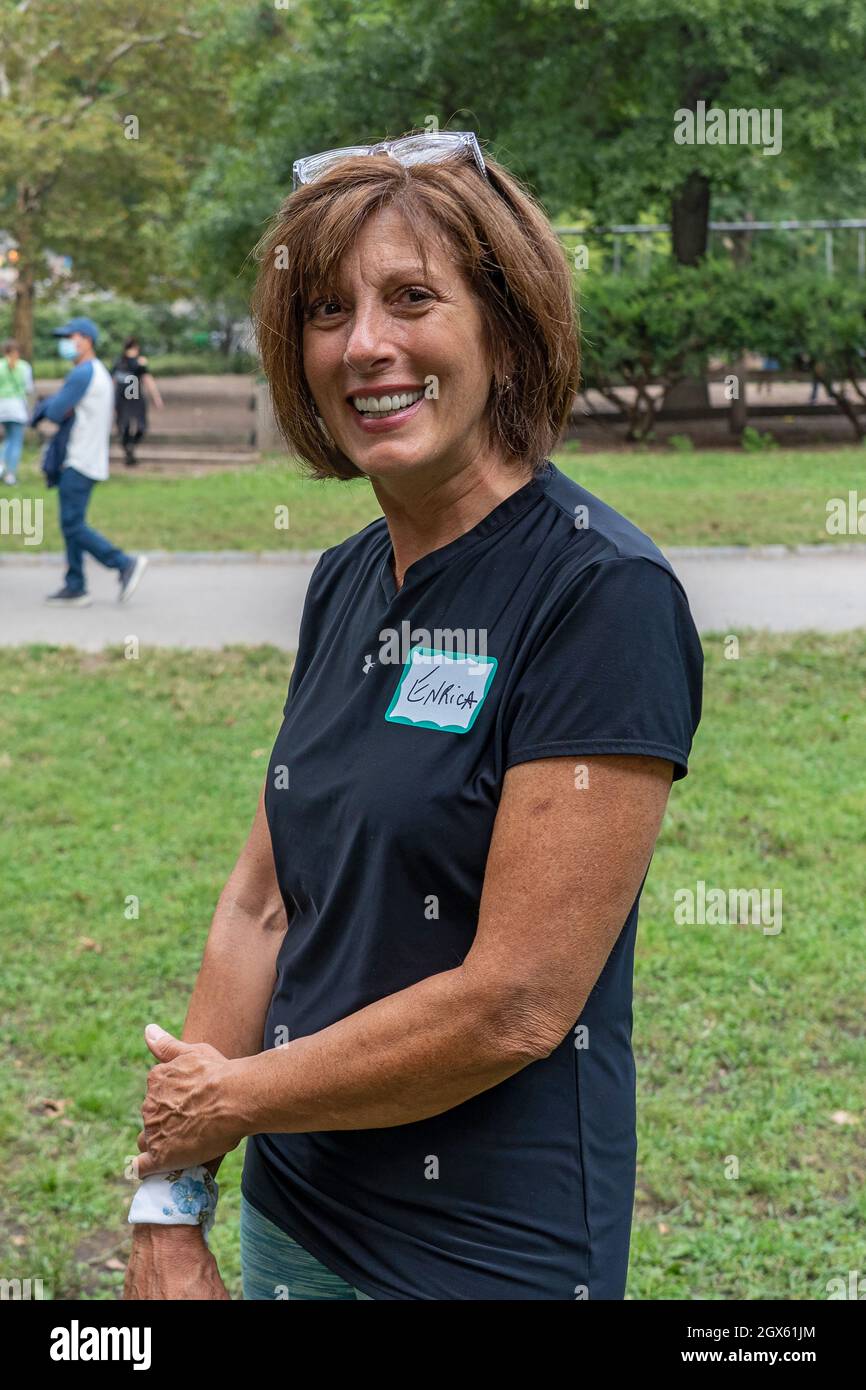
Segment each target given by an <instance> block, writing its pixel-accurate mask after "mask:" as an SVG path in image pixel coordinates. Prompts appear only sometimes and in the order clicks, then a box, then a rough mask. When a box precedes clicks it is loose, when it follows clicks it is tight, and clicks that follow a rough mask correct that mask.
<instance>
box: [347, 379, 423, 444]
mask: <svg viewBox="0 0 866 1390" xmlns="http://www.w3.org/2000/svg"><path fill="white" fill-rule="evenodd" d="M424 403H425V395H424V387H423V386H419V387H405V386H392V387H390V388H389V387H378V388H377V389H376V390H375V391H371V390H370V389H369V388H367V391H366V392H365V393H364V394H360V393H357V394H352V395H350V396H349V398H348V406H349V411H350V414H351V415H352V417H353V418H354V421H355V424H356V425H357V426H358V428H359V429H361V430H363V431H364V432H365V433H366V434H379V433H381V432H382V431H383V430H393V429H399V428H400V427H401V425H403V424H405V423H406V421H407V420H411V419H412V418H413V417H414V416H415V415H417V414H418V411H419V410H420V409H421V406H422V405H424Z"/></svg>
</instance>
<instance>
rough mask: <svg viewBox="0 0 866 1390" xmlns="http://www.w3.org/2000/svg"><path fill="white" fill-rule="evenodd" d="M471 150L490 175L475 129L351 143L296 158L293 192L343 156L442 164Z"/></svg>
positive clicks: (440, 131) (316, 177)
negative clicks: (356, 143)
mask: <svg viewBox="0 0 866 1390" xmlns="http://www.w3.org/2000/svg"><path fill="white" fill-rule="evenodd" d="M467 152H468V153H469V154H471V155H472V158H473V159H474V160H475V163H476V164H477V166H478V168H479V170H480V172H481V173H482V174H483V175H484V177H485V178H487V170H486V169H485V167H484V156H483V155H482V153H481V146H480V145H479V144H478V139H477V137H476V135H475V133H474V131H471V130H437V131H435V132H434V133H432V134H430V135H404V136H402V137H401V138H400V139H399V140H380V141H379V143H378V144H376V145H347V146H345V148H343V149H339V150H324V151H323V152H322V153H321V154H309V155H307V156H306V157H305V158H304V159H296V160H295V162H294V164H293V165H292V192H294V191H295V189H296V188H299V187H300V185H301V184H304V183H314V182H315V180H316V179H318V178H321V176H322V174H324V173H326V172H327V171H328V169H330V168H332V166H333V165H334V164H337V163H339V161H340V160H341V159H353V158H356V157H357V156H358V155H370V154H387V155H390V157H391V158H392V159H396V160H398V161H399V163H400V164H408V165H411V164H438V163H440V162H441V161H442V160H445V159H454V158H455V157H457V156H459V155H462V154H464V153H467Z"/></svg>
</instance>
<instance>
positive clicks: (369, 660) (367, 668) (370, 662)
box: [363, 652, 375, 676]
mask: <svg viewBox="0 0 866 1390" xmlns="http://www.w3.org/2000/svg"><path fill="white" fill-rule="evenodd" d="M364 662H365V664H364V667H363V671H364V675H365V676H366V675H367V674H368V672H370V671H372V669H373V667H374V665H375V662H374V661H373V658H372V657H371V655H370V653H369V652H367V655H366V656H365V657H364Z"/></svg>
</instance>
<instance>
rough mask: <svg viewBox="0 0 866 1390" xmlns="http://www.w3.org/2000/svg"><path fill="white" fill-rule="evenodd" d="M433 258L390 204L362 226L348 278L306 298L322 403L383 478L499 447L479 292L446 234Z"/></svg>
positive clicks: (438, 467) (308, 351)
mask: <svg viewBox="0 0 866 1390" xmlns="http://www.w3.org/2000/svg"><path fill="white" fill-rule="evenodd" d="M428 259H429V269H428V273H427V275H426V277H425V275H424V272H423V269H422V267H421V265H420V264H419V263H418V259H417V253H416V251H415V249H414V246H413V243H412V239H411V237H410V234H409V228H408V227H407V225H406V223H405V222H404V220H403V218H402V217H401V216H400V215H399V214H398V213H397V212H395V211H393V210H392V209H386V210H384V211H383V212H381V213H378V214H377V215H375V216H373V217H371V218H369V219H368V220H367V222H366V223H365V224H364V226H363V227H362V229H361V232H360V234H359V236H358V239H357V241H356V242H355V245H354V246H353V247H352V249H351V250H350V251H349V252H347V254H346V256H345V257H344V258H343V261H342V263H341V265H340V269H339V274H338V278H337V283H336V284H334V285H326V286H322V287H321V288H320V289H318V290H317V291H316V292H315V293H313V294H311V295H310V297H309V299H308V302H307V304H306V305H305V309H306V321H305V325H304V371H305V373H306V377H307V382H308V384H309V387H310V390H311V392H312V394H313V399H314V400H315V402H316V406H317V407H318V413H319V415H320V416H321V417H322V419H323V420H324V422H325V424H326V426H327V428H328V431H329V432H330V434H331V436H332V437H333V439H334V441H335V443H336V444H337V445H338V447H339V448H340V449H341V450H342V452H343V453H344V454H345V455H346V456H347V457H348V458H350V459H351V460H352V462H353V463H354V464H355V465H356V467H357V468H359V469H360V470H361V471H362V472H363V473H366V474H367V475H368V476H370V477H373V478H378V477H381V478H386V477H394V476H396V475H398V474H406V473H409V472H411V471H413V470H418V469H422V468H423V469H424V470H425V471H426V470H431V471H432V472H434V473H435V474H436V475H440V474H443V473H444V475H445V476H451V475H452V474H453V473H456V472H458V471H459V470H460V469H461V468H462V467H464V466H465V465H466V464H467V463H469V462H471V461H475V460H477V459H478V458H479V457H481V456H483V455H484V454H487V453H489V446H488V443H487V432H486V426H485V419H484V413H485V405H486V402H487V398H488V394H489V390H490V381H491V370H490V367H489V365H488V363H487V356H486V352H485V348H484V342H483V337H482V317H481V312H480V308H479V305H478V301H477V299H476V297H475V295H474V293H473V292H472V290H471V288H470V286H469V285H468V283H467V282H466V280H465V279H464V277H463V275H462V273H461V272H460V270H459V269H458V267H457V266H456V265H455V263H454V261H453V260H452V258H451V256H450V255H449V254H448V252H447V250H445V249H444V247H443V246H442V245H441V242H440V240H439V239H438V238H436V237H431V241H430V244H429V251H428ZM407 397H408V399H406V398H407ZM386 398H387V399H386ZM389 405H390V407H391V410H390V411H389V409H388V407H389ZM359 407H360V409H359ZM394 407H396V410H394ZM392 412H393V413H392Z"/></svg>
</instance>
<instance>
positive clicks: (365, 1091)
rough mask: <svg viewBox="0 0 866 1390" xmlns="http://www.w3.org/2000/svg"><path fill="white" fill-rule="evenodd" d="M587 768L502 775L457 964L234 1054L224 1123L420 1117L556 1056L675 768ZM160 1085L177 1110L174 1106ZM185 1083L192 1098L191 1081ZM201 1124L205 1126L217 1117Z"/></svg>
mask: <svg viewBox="0 0 866 1390" xmlns="http://www.w3.org/2000/svg"><path fill="white" fill-rule="evenodd" d="M581 763H583V764H585V765H586V767H587V768H588V770H589V778H588V785H587V786H586V787H581V788H580V789H577V788H576V786H575V780H574V759H572V758H565V757H559V758H547V759H539V760H538V761H536V762H530V763H522V764H520V765H518V766H517V767H514V768H512V769H510V770H509V772H508V773H507V774H506V778H505V784H504V787H503V794H502V799H501V803H500V807H499V810H498V812H497V817H496V824H495V827H494V832H493V839H492V842H491V846H490V852H489V855H488V859H487V867H486V871H485V878H484V890H483V894H482V898H481V905H480V911H479V918H478V928H477V932H476V936H475V940H474V942H473V945H472V949H471V950H470V952H469V953H468V955H467V956H466V959H465V961H464V962H463V964H462V966H460V967H458V968H457V969H453V970H448V971H445V972H443V973H442V974H438V975H432V976H430V977H429V978H427V979H424V980H420V981H419V982H418V983H417V984H414V985H412V986H411V987H409V988H407V989H404V990H400V991H399V992H398V993H396V994H392V995H389V996H387V997H386V998H383V999H379V1000H377V1001H376V1002H375V1003H373V1004H370V1005H368V1006H367V1007H366V1008H363V1009H361V1010H359V1011H358V1012H357V1013H355V1014H351V1015H349V1016H348V1017H346V1018H343V1019H341V1020H340V1021H339V1022H337V1023H333V1024H331V1025H330V1027H328V1028H324V1029H322V1030H321V1031H320V1032H318V1033H314V1034H312V1035H311V1036H309V1037H302V1038H298V1039H296V1040H294V1041H293V1042H289V1043H286V1044H285V1045H284V1046H282V1047H279V1048H276V1049H271V1050H269V1051H264V1052H260V1053H259V1055H257V1056H250V1057H248V1058H245V1059H244V1060H242V1061H236V1062H233V1063H232V1064H231V1066H230V1067H229V1069H228V1089H229V1091H230V1092H231V1094H227V1095H226V1097H225V1100H226V1114H227V1116H228V1117H229V1122H228V1124H227V1126H226V1128H227V1129H229V1130H230V1129H231V1127H232V1125H235V1127H236V1129H237V1132H238V1133H240V1134H256V1133H262V1132H264V1133H269V1132H272V1131H279V1132H288V1133H297V1132H299V1131H301V1132H302V1131H306V1130H338V1129H367V1128H376V1127H382V1126H389V1125H398V1124H410V1123H412V1122H414V1121H417V1120H421V1119H425V1118H427V1117H429V1116H431V1115H436V1114H439V1113H441V1112H442V1111H444V1110H448V1109H450V1108H451V1107H453V1106H455V1105H459V1104H461V1103H462V1102H463V1101H465V1100H467V1099H468V1098H469V1097H471V1096H474V1095H477V1094H478V1093H479V1092H480V1091H483V1090H486V1089H488V1088H489V1087H491V1086H494V1085H496V1084H497V1083H498V1082H500V1081H502V1080H504V1079H505V1078H506V1077H508V1076H510V1075H512V1074H513V1073H514V1072H516V1071H518V1070H520V1069H521V1068H522V1067H524V1066H526V1065H527V1064H528V1063H530V1062H532V1061H535V1060H537V1059H539V1058H541V1057H545V1056H547V1055H549V1053H550V1052H551V1051H552V1050H553V1048H555V1047H556V1046H557V1045H558V1044H559V1043H560V1042H561V1041H562V1039H563V1038H564V1037H565V1035H566V1033H567V1032H568V1030H569V1029H570V1028H571V1027H572V1026H573V1024H574V1021H575V1019H577V1018H578V1016H579V1015H580V1013H581V1011H582V1009H583V1006H584V1004H585V1002H586V1000H587V998H588V996H589V993H590V990H591V989H592V987H593V985H594V984H595V981H596V980H597V979H598V976H599V974H600V973H601V970H602V968H603V966H604V963H605V961H606V959H607V956H608V954H609V953H610V951H611V949H612V947H613V945H614V943H615V942H616V939H617V936H618V935H619V933H620V931H621V930H622V926H623V923H624V922H625V920H626V917H627V916H628V912H629V909H630V908H631V906H632V903H633V902H634V900H635V897H636V896H637V892H638V890H639V888H640V886H641V881H642V879H643V877H644V874H645V872H646V869H647V865H648V863H649V860H650V856H651V854H652V851H653V846H654V844H655V840H656V836H657V835H658V832H659V827H660V825H661V821H662V817H663V815H664V809H665V804H666V802H667V798H668V792H669V790H670V784H671V774H672V770H673V769H672V765H671V763H670V762H667V761H666V760H663V759H658V758H649V757H638V756H597V757H588V758H582V759H581ZM184 1065H187V1066H189V1065H191V1064H190V1063H189V1059H187V1061H186V1063H185V1064H184ZM164 1084H165V1085H166V1087H167V1091H166V1096H167V1108H166V1115H167V1118H168V1119H170V1114H171V1108H172V1105H174V1106H175V1108H176V1106H177V1104H178V1101H177V1096H176V1095H175V1094H174V1092H172V1091H171V1088H170V1087H169V1086H168V1083H167V1080H166V1082H165V1083H164ZM196 1084H198V1083H197V1082H196V1081H195V1080H194V1079H193V1080H191V1081H190V1082H189V1085H190V1086H191V1087H192V1088H193V1089H194V1088H195V1085H196ZM176 1085H177V1087H178V1088H179V1089H178V1094H179V1095H182V1096H183V1095H185V1092H184V1091H183V1088H182V1085H181V1081H180V1077H178V1080H177V1082H176ZM168 1102H170V1103H168ZM207 1109H208V1112H209V1113H211V1115H212V1110H211V1108H210V1106H208V1107H207ZM202 1123H203V1125H204V1127H205V1129H206V1128H207V1124H208V1121H207V1116H206V1115H202ZM154 1129H155V1130H156V1126H154ZM216 1132H219V1133H221V1132H222V1130H221V1129H220V1127H219V1126H217V1130H216ZM168 1148H169V1149H170V1148H171V1144H170V1143H169V1144H168Z"/></svg>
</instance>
